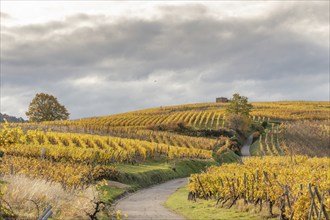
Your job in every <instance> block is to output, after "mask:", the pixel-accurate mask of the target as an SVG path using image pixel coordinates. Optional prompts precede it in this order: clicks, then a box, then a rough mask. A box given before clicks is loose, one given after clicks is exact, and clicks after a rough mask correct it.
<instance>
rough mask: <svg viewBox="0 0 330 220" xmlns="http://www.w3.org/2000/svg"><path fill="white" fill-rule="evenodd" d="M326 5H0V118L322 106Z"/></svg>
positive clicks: (326, 73)
mask: <svg viewBox="0 0 330 220" xmlns="http://www.w3.org/2000/svg"><path fill="white" fill-rule="evenodd" d="M329 7H330V6H329V1H309V2H307V1H297V2H294V1H290V2H288V1H267V2H264V1H255V2H253V1H242V2H239V1H234V2H230V1H228V2H227V1H211V2H197V1H194V2H189V1H184V2H179V1H175V2H161V1H157V2H143V1H129V2H111V1H94V2H92V1H90V2H88V1H71V2H65V1H54V2H51V1H44V2H42V1H35V2H33V1H16V2H15V1H1V10H0V11H1V109H0V111H1V112H2V113H7V114H10V115H15V116H22V117H24V118H26V117H25V111H26V110H27V108H28V105H29V102H30V101H31V100H32V98H33V97H34V95H35V94H36V93H38V92H45V93H49V94H52V95H54V96H56V97H58V100H59V101H60V102H61V103H62V104H64V105H65V106H66V107H67V109H68V110H69V112H70V113H71V118H73V119H75V118H80V117H88V116H98V115H108V114H112V113H118V112H123V111H130V110H136V109H141V108H147V107H158V106H165V105H175V104H183V103H196V102H212V101H214V100H215V98H216V97H217V96H227V97H230V96H231V95H232V94H233V93H235V92H239V93H240V94H242V95H245V96H248V97H249V100H250V101H273V100H323V101H327V100H329Z"/></svg>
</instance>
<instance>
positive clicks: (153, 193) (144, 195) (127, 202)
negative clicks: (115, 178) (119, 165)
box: [115, 178, 188, 220]
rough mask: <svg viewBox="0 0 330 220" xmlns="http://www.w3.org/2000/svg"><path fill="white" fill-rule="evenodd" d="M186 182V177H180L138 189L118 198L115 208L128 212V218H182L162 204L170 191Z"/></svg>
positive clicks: (172, 219) (144, 219) (148, 219)
mask: <svg viewBox="0 0 330 220" xmlns="http://www.w3.org/2000/svg"><path fill="white" fill-rule="evenodd" d="M187 183H188V179H187V178H181V179H175V180H171V181H168V182H166V183H162V184H159V185H156V186H153V187H150V188H147V189H143V190H140V191H138V192H136V193H133V194H131V195H129V196H127V197H124V198H123V199H121V200H119V201H118V202H117V204H116V207H115V209H116V210H122V213H123V214H128V218H127V219H128V220H130V219H134V220H137V219H141V220H142V219H143V220H150V219H155V220H156V219H157V220H163V219H166V220H167V219H171V220H184V219H185V218H184V217H182V216H180V215H178V214H175V213H173V212H171V211H169V210H168V209H166V208H165V207H164V206H163V204H164V203H165V201H166V200H167V198H168V197H169V196H170V195H171V194H172V193H174V192H175V191H176V190H177V189H178V188H180V187H181V186H184V185H186V184H187Z"/></svg>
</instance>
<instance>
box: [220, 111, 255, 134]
mask: <svg viewBox="0 0 330 220" xmlns="http://www.w3.org/2000/svg"><path fill="white" fill-rule="evenodd" d="M226 123H227V127H228V128H230V129H233V130H235V131H237V132H240V133H243V134H244V133H246V132H247V131H248V129H249V126H250V124H251V120H250V119H249V117H247V116H245V115H239V114H233V113H232V114H229V115H228V116H227V117H226Z"/></svg>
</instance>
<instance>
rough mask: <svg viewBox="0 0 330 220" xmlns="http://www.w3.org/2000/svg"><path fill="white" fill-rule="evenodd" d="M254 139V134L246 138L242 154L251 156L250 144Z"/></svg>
mask: <svg viewBox="0 0 330 220" xmlns="http://www.w3.org/2000/svg"><path fill="white" fill-rule="evenodd" d="M252 141H253V134H251V135H250V136H249V138H248V139H247V140H246V142H245V144H244V145H243V147H242V149H241V154H242V156H243V157H248V156H251V154H250V145H251V144H252Z"/></svg>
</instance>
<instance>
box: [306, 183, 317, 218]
mask: <svg viewBox="0 0 330 220" xmlns="http://www.w3.org/2000/svg"><path fill="white" fill-rule="evenodd" d="M308 190H309V194H310V195H311V198H312V201H311V208H310V211H309V215H308V220H311V219H312V218H313V216H314V210H315V213H316V215H317V213H318V210H317V207H316V204H315V193H314V192H313V190H312V187H311V184H308Z"/></svg>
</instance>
